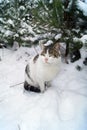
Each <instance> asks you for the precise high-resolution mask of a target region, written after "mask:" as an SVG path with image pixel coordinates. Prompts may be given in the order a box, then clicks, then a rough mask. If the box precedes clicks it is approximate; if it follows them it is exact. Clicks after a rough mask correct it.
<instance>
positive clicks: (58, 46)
mask: <svg viewBox="0 0 87 130" xmlns="http://www.w3.org/2000/svg"><path fill="white" fill-rule="evenodd" d="M55 49H56V50H58V51H59V50H60V44H59V43H58V42H56V43H55Z"/></svg>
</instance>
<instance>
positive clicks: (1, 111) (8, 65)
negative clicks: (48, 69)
mask: <svg viewBox="0 0 87 130" xmlns="http://www.w3.org/2000/svg"><path fill="white" fill-rule="evenodd" d="M35 48H36V50H37V51H38V52H39V51H40V48H39V47H38V46H37V47H35ZM2 53H3V54H2ZM81 53H82V55H83V58H84V54H83V53H84V52H83V49H82V50H81ZM35 54H36V51H35V49H34V48H33V47H32V48H26V47H20V48H19V49H18V50H17V51H12V50H8V49H5V48H4V49H3V50H2V49H0V56H1V58H2V61H0V130H87V66H84V65H83V64H82V60H83V58H82V59H80V60H79V61H77V62H75V63H70V64H65V63H62V66H61V70H60V73H59V74H58V76H57V77H56V79H55V80H54V81H53V82H52V86H51V87H50V88H48V89H47V90H46V91H45V93H41V94H38V93H33V92H25V91H24V89H23V84H20V85H17V86H13V85H16V84H19V83H22V82H24V70H25V66H26V64H27V62H28V61H29V59H30V58H31V56H32V55H35ZM76 65H80V66H81V67H82V70H81V71H78V70H76Z"/></svg>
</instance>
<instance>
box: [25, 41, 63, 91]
mask: <svg viewBox="0 0 87 130" xmlns="http://www.w3.org/2000/svg"><path fill="white" fill-rule="evenodd" d="M41 49H42V52H41V53H40V54H38V55H36V56H35V57H33V58H32V59H31V60H30V61H29V63H28V64H27V66H26V68H25V82H24V88H25V89H26V90H30V91H34V92H42V93H43V92H44V91H45V90H46V88H47V87H48V86H49V84H50V82H51V81H52V80H53V79H54V78H55V77H56V76H57V74H58V72H59V70H60V66H61V58H60V45H59V44H58V43H55V44H51V45H49V46H44V45H43V44H42V45H41Z"/></svg>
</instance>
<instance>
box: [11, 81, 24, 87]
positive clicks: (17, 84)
mask: <svg viewBox="0 0 87 130" xmlns="http://www.w3.org/2000/svg"><path fill="white" fill-rule="evenodd" d="M23 83H24V82H21V83H18V84H15V85H12V86H10V87H15V86H18V85H20V84H23Z"/></svg>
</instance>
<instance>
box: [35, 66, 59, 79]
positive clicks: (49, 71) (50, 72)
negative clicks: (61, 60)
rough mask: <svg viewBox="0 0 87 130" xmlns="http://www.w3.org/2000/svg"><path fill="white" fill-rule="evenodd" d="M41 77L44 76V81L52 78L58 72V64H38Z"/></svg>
mask: <svg viewBox="0 0 87 130" xmlns="http://www.w3.org/2000/svg"><path fill="white" fill-rule="evenodd" d="M37 70H38V73H37V74H39V78H43V80H44V81H49V80H52V79H53V78H54V77H55V76H56V75H57V72H58V66H52V65H43V64H38V69H37Z"/></svg>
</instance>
